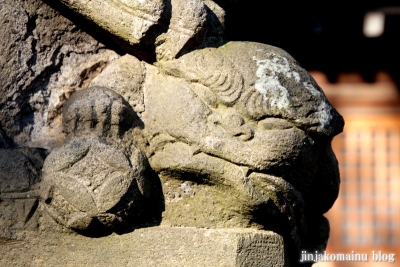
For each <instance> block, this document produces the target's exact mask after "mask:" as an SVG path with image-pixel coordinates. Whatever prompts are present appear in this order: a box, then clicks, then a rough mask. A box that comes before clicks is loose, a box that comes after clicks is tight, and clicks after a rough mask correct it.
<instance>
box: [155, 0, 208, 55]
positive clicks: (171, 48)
mask: <svg viewBox="0 0 400 267" xmlns="http://www.w3.org/2000/svg"><path fill="white" fill-rule="evenodd" d="M205 21H206V9H205V6H204V1H203V0H171V19H170V21H169V26H168V31H167V32H166V33H164V34H161V35H160V36H159V37H157V40H156V46H157V48H156V54H157V60H158V61H161V60H165V59H167V60H168V59H173V58H176V57H178V56H179V55H180V54H181V52H182V50H185V46H189V47H190V48H192V47H195V46H196V45H198V44H200V43H202V41H203V39H204V35H205V31H206V29H205V27H204V24H205ZM196 39H197V40H196ZM186 49H187V47H186Z"/></svg>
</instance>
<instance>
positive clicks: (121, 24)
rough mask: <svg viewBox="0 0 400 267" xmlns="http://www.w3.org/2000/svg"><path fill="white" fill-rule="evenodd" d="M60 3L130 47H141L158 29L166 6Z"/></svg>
mask: <svg viewBox="0 0 400 267" xmlns="http://www.w3.org/2000/svg"><path fill="white" fill-rule="evenodd" d="M60 1H61V2H62V3H64V4H66V5H67V6H68V7H70V8H71V9H73V10H74V11H76V12H78V13H80V14H82V15H84V16H85V17H87V18H88V19H90V20H92V21H94V22H95V23H96V24H98V25H99V26H101V27H102V28H104V29H106V30H107V31H109V32H111V33H113V34H115V35H117V36H118V37H121V38H122V39H124V40H126V41H128V42H129V43H130V44H139V43H140V42H141V41H142V39H143V38H144V37H146V34H147V33H148V31H149V30H150V28H151V27H152V26H156V25H157V23H158V21H159V20H160V18H161V15H162V12H163V10H164V5H165V4H164V2H166V1H163V0H151V1H149V0H110V1H101V0H95V1H81V0H79V1H74V0H60Z"/></svg>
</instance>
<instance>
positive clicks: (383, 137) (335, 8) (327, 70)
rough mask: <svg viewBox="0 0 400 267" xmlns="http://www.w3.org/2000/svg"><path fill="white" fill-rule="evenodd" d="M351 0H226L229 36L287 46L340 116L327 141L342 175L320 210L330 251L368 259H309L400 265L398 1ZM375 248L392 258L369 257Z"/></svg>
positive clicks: (399, 33) (399, 60)
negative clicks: (330, 202) (327, 206)
mask: <svg viewBox="0 0 400 267" xmlns="http://www.w3.org/2000/svg"><path fill="white" fill-rule="evenodd" d="M354 2H356V3H353V2H352V1H342V0H338V1H296V2H293V3H292V2H287V1H257V0H248V1H246V4H241V2H240V1H236V2H233V3H232V2H231V3H230V4H229V5H228V6H227V7H226V11H227V12H226V13H227V15H226V29H227V32H226V38H227V39H229V40H249V41H257V42H263V43H267V44H270V45H274V46H278V47H281V48H283V49H284V50H286V51H287V52H289V53H290V54H291V55H292V56H293V57H294V58H295V59H296V60H297V61H298V62H299V63H300V64H301V65H302V66H303V67H304V68H306V69H307V70H308V71H309V72H310V73H311V75H312V76H313V77H314V78H315V80H316V81H317V82H318V84H319V85H320V86H321V88H322V89H323V90H324V92H325V94H326V95H327V97H328V99H329V100H330V102H331V103H332V104H333V106H335V107H336V109H337V110H338V111H339V112H340V113H341V114H342V115H343V116H344V118H345V121H346V125H345V129H344V132H343V133H342V134H340V135H339V136H337V137H336V138H335V139H334V141H333V148H334V151H335V153H336V156H337V158H338V161H339V167H340V172H341V180H342V182H341V189H340V194H339V197H338V199H337V201H336V203H335V205H334V206H333V207H332V209H331V210H330V211H329V212H328V213H327V214H326V217H327V218H328V219H329V221H330V225H331V237H330V240H329V243H328V248H327V252H328V253H351V252H352V251H354V252H355V253H367V254H368V260H369V262H368V263H360V262H330V263H317V264H315V265H314V266H317V267H323V266H325V267H327V266H331V267H333V266H344V267H347V266H361V267H367V266H400V264H399V263H400V51H399V50H400V1H385V0H380V1H368V2H366V1H365V2H364V1H354ZM372 251H374V252H375V253H378V252H379V251H381V253H395V254H396V258H395V260H396V262H395V263H385V262H374V261H373V259H372Z"/></svg>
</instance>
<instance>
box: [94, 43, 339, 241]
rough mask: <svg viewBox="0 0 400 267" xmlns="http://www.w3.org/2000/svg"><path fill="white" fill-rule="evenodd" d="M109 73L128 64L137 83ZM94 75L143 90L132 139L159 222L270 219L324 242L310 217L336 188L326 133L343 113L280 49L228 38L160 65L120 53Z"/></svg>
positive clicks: (291, 233)
mask: <svg viewBox="0 0 400 267" xmlns="http://www.w3.org/2000/svg"><path fill="white" fill-rule="evenodd" d="M110 73H112V74H113V75H115V76H117V77H120V78H119V80H121V81H126V80H129V77H131V76H129V75H128V73H134V79H133V81H134V82H133V83H132V84H131V85H130V86H132V85H133V86H134V87H135V88H134V89H133V88H132V87H129V86H125V85H124V86H121V87H119V86H117V85H116V84H117V83H116V82H114V80H113V79H111V81H108V80H107V77H109V75H110ZM140 73H142V74H140ZM142 77H144V79H142ZM93 83H95V84H96V85H104V86H111V88H113V89H115V90H117V91H118V92H119V93H121V94H122V95H127V96H129V98H130V99H143V105H137V104H136V105H135V107H134V109H135V111H136V112H137V114H138V115H139V117H140V119H141V121H142V122H143V125H144V128H143V130H140V131H139V130H138V131H134V132H135V136H137V137H136V138H135V139H137V140H138V143H139V145H140V146H141V148H142V150H143V151H145V152H146V154H147V156H148V158H149V160H150V165H151V166H152V168H153V169H154V170H155V171H156V172H158V173H160V177H161V180H162V183H163V191H164V194H165V201H166V210H165V212H164V214H163V221H162V224H163V225H169V226H196V227H211V228H221V227H228V228H229V227H253V228H257V229H272V230H275V231H277V232H279V233H281V234H282V235H284V236H286V237H288V238H289V239H291V240H292V242H293V243H295V244H296V245H297V247H298V248H300V247H307V248H311V249H314V248H320V247H322V246H324V244H326V239H327V233H328V231H329V228H328V227H326V226H322V225H321V226H320V228H319V229H323V230H321V231H323V232H324V233H315V232H313V231H312V230H308V226H307V224H308V223H309V217H310V218H319V216H322V214H323V213H324V212H325V211H326V210H327V209H329V208H330V207H331V205H332V204H333V202H334V200H335V199H336V197H337V193H338V185H339V173H338V166H337V161H336V159H335V157H334V155H333V153H332V150H331V147H330V140H331V138H332V137H333V136H334V135H336V134H338V133H339V132H340V131H341V130H342V128H343V119H342V117H341V116H340V115H339V114H338V113H337V112H336V110H335V109H334V108H333V107H332V106H331V105H330V104H329V102H328V101H327V99H326V97H325V96H324V94H323V92H322V90H321V89H320V88H319V86H318V85H317V84H316V83H315V81H314V80H313V79H312V78H311V76H310V75H309V74H308V73H307V72H306V71H305V70H304V69H302V68H301V67H300V66H299V65H298V63H297V62H296V61H295V60H294V59H293V58H292V57H290V55H288V54H287V53H286V52H284V51H283V50H280V49H278V48H276V47H271V46H268V45H264V44H256V43H248V42H231V43H227V44H226V45H223V46H221V47H218V48H205V49H201V50H196V51H193V52H191V53H188V54H186V55H183V56H181V57H180V58H179V59H176V60H170V61H166V62H161V63H158V64H157V65H156V66H152V65H149V64H146V63H143V62H139V61H137V60H130V59H129V56H124V57H122V58H121V59H119V60H116V61H114V62H113V63H112V64H110V65H109V66H107V68H105V70H104V73H101V74H99V75H98V76H97V77H96V79H95V80H93ZM122 84H125V82H122ZM161 85H163V86H161ZM133 92H134V93H133ZM133 95H136V96H133ZM142 107H144V110H143V109H142ZM143 136H144V139H143V138H142V137H143ZM325 196H326V197H325ZM272 218H273V219H272ZM319 222H321V224H324V221H323V220H319ZM324 225H325V224H324ZM315 227H316V226H315ZM315 227H313V229H315ZM317 236H319V237H318V238H317ZM311 240H313V241H311ZM315 240H318V241H315ZM314 241H315V242H314Z"/></svg>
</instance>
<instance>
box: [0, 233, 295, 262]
mask: <svg viewBox="0 0 400 267" xmlns="http://www.w3.org/2000/svg"><path fill="white" fill-rule="evenodd" d="M22 236H23V237H21V238H18V239H4V238H3V239H1V238H0V251H1V257H0V266H24V267H27V266H35V267H36V266H37V267H39V266H40V267H45V266H49V267H50V266H51V267H54V266H71V267H78V266H91V267H93V266H99V267H100V266H101V267H107V266H110V267H118V266H124V267H140V266H145V267H150V266H171V267H172V266H174V267H178V266H179V267H180V266H182V267H189V266H190V267H195V266H199V267H200V266H201V267H217V266H226V267H232V266H243V267H244V266H246V267H248V266H268V267H283V266H285V267H286V266H289V263H288V261H287V258H286V256H285V250H284V243H283V239H282V237H281V236H280V235H278V234H276V233H273V232H269V231H257V230H251V229H197V228H167V227H150V228H144V229H138V230H135V231H133V232H131V233H128V234H123V235H116V234H113V235H110V236H106V237H101V238H89V237H85V236H81V235H77V234H70V233H47V232H46V233H41V234H38V233H37V232H25V234H24V235H22Z"/></svg>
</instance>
